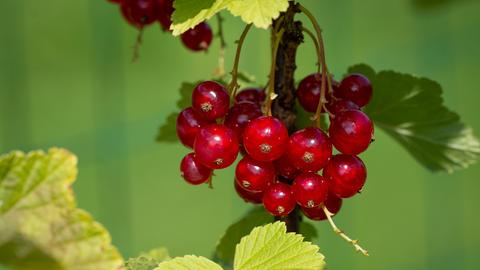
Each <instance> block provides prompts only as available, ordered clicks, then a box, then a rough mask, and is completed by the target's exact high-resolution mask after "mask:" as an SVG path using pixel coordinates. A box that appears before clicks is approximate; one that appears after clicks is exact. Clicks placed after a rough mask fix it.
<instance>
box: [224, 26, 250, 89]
mask: <svg viewBox="0 0 480 270" xmlns="http://www.w3.org/2000/svg"><path fill="white" fill-rule="evenodd" d="M251 27H252V25H251V24H248V25H247V26H245V29H244V30H243V32H242V35H241V36H240V39H239V40H238V41H237V52H236V54H235V61H234V63H233V69H232V73H231V74H232V80H231V82H230V84H229V85H228V87H227V90H228V94H229V95H230V98H234V97H235V94H236V92H237V89H238V87H239V85H238V81H237V79H238V63H239V62H240V53H241V51H242V45H243V42H244V41H245V37H246V36H247V33H248V31H249V30H250V28H251Z"/></svg>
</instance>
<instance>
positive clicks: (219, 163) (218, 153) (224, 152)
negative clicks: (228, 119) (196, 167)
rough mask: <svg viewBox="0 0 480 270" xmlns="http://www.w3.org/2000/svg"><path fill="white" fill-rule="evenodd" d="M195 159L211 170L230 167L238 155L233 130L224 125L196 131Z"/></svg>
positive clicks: (212, 125)
mask: <svg viewBox="0 0 480 270" xmlns="http://www.w3.org/2000/svg"><path fill="white" fill-rule="evenodd" d="M193 149H194V150H195V157H196V158H197V160H198V161H200V162H201V163H202V164H203V165H205V166H207V167H209V168H211V169H223V168H226V167H228V166H230V165H231V164H232V163H233V162H234V161H235V159H236V158H237V155H238V150H239V145H238V139H237V136H236V135H235V133H234V132H233V130H231V129H229V128H227V127H226V126H224V125H218V124H211V125H208V126H206V127H204V128H201V129H200V130H199V131H198V134H197V137H196V138H195V143H194V145H193Z"/></svg>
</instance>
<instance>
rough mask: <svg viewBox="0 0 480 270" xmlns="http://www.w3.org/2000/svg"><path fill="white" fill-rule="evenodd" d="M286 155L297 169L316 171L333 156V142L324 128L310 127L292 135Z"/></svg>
mask: <svg viewBox="0 0 480 270" xmlns="http://www.w3.org/2000/svg"><path fill="white" fill-rule="evenodd" d="M286 155H287V156H288V158H289V159H290V161H291V162H292V163H293V166H295V167H296V168H297V169H299V170H301V171H304V172H316V171H319V170H320V169H322V168H323V167H324V166H325V164H327V161H328V159H329V158H330V157H331V156H332V144H331V143H330V140H329V139H328V136H327V134H325V133H324V132H323V131H322V130H320V129H319V128H313V127H309V128H305V129H302V130H299V131H297V132H295V133H293V134H292V135H291V136H290V140H289V142H288V147H287V154H286Z"/></svg>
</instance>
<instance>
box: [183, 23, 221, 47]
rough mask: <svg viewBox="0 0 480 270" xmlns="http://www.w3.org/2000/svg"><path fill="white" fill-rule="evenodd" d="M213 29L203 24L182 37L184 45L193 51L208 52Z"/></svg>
mask: <svg viewBox="0 0 480 270" xmlns="http://www.w3.org/2000/svg"><path fill="white" fill-rule="evenodd" d="M212 38H213V33H212V28H210V26H209V25H208V24H207V23H205V22H202V23H200V24H198V25H197V26H195V27H194V28H192V29H190V30H188V31H187V32H185V33H183V34H182V35H181V39H182V42H183V45H185V47H187V48H189V49H190V50H192V51H206V50H207V49H208V47H209V46H210V43H211V42H212Z"/></svg>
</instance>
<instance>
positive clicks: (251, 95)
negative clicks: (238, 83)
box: [235, 88, 266, 105]
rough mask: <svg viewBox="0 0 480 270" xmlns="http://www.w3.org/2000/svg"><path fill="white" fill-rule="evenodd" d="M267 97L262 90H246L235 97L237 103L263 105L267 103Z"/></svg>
mask: <svg viewBox="0 0 480 270" xmlns="http://www.w3.org/2000/svg"><path fill="white" fill-rule="evenodd" d="M265 96H266V95H265V91H264V90H263V89H262V88H246V89H243V90H242V91H240V92H239V93H238V94H237V95H236V96H235V101H236V102H242V101H250V102H253V103H255V104H259V105H261V104H262V103H263V102H264V101H265Z"/></svg>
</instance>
